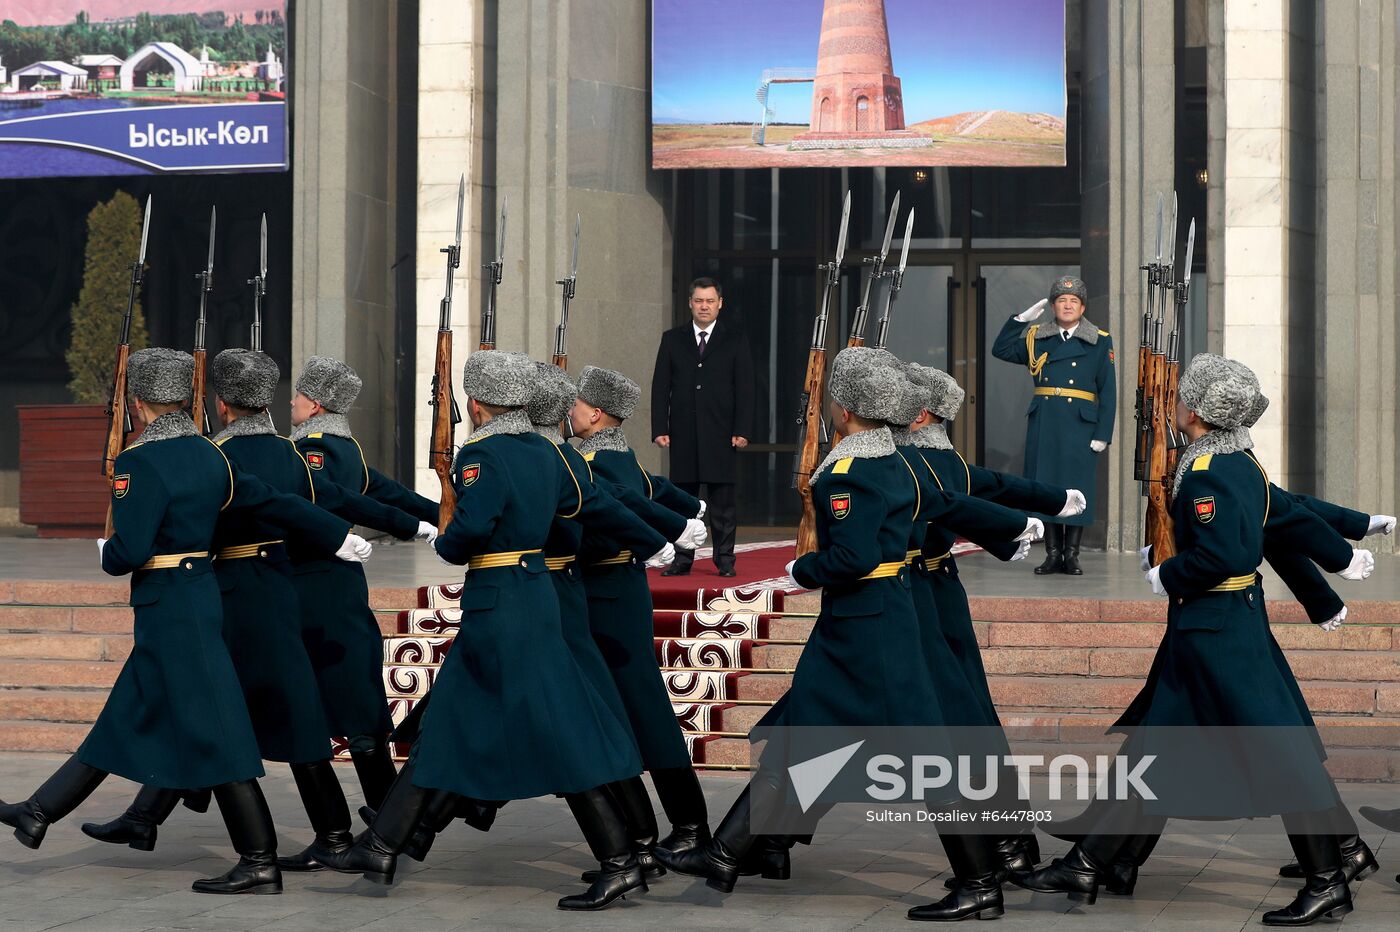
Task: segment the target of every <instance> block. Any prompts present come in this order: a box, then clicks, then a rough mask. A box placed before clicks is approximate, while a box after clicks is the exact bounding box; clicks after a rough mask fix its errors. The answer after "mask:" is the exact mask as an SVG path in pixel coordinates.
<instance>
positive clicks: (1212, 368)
mask: <svg viewBox="0 0 1400 932" xmlns="http://www.w3.org/2000/svg"><path fill="white" fill-rule="evenodd" d="M1177 392H1178V394H1179V395H1180V396H1181V401H1182V403H1183V404H1185V405H1186V407H1187V408H1188V409H1190V410H1192V411H1194V412H1196V414H1198V415H1199V416H1200V418H1201V420H1203V421H1205V422H1206V423H1207V424H1211V425H1213V426H1215V427H1223V428H1226V429H1229V428H1232V427H1247V426H1248V425H1250V424H1252V423H1254V421H1256V420H1258V419H1259V417H1260V416H1261V415H1262V414H1263V413H1264V408H1266V407H1267V406H1268V399H1267V398H1265V397H1264V394H1263V392H1261V391H1260V390H1259V379H1258V378H1256V377H1255V375H1254V373H1253V372H1251V371H1250V369H1249V367H1248V366H1246V365H1245V364H1244V363H1242V362H1237V361H1236V360H1233V359H1226V358H1225V357H1224V356H1216V355H1215V354H1214V353H1197V354H1196V356H1195V358H1193V359H1192V360H1191V364H1190V365H1189V366H1187V367H1186V371H1184V372H1182V373H1181V380H1180V382H1179V383H1178V384H1177ZM1251 418H1253V420H1251Z"/></svg>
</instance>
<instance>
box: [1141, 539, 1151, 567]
mask: <svg viewBox="0 0 1400 932" xmlns="http://www.w3.org/2000/svg"><path fill="white" fill-rule="evenodd" d="M1138 566H1140V567H1142V571H1143V572H1144V573H1146V572H1147V571H1148V570H1150V569H1152V545H1151V544H1148V545H1147V546H1146V547H1143V548H1142V549H1141V550H1139V551H1138Z"/></svg>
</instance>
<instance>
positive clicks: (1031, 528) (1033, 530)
mask: <svg viewBox="0 0 1400 932" xmlns="http://www.w3.org/2000/svg"><path fill="white" fill-rule="evenodd" d="M1044 536H1045V522H1044V521H1042V520H1040V519H1039V518H1027V519H1026V529H1025V530H1024V531H1022V532H1021V533H1020V534H1017V535H1016V537H1015V540H1017V541H1023V540H1024V541H1026V542H1028V543H1029V542H1033V541H1037V540H1040V539H1041V538H1042V537H1044Z"/></svg>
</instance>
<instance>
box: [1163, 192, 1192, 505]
mask: <svg viewBox="0 0 1400 932" xmlns="http://www.w3.org/2000/svg"><path fill="white" fill-rule="evenodd" d="M1195 258H1196V219H1195V218H1194V217H1193V218H1191V225H1190V226H1189V227H1187V229H1186V261H1185V263H1183V264H1182V266H1181V277H1180V278H1179V279H1178V280H1177V282H1176V288H1175V289H1174V293H1173V295H1172V297H1173V298H1174V299H1175V316H1174V317H1173V318H1172V331H1171V335H1170V337H1169V338H1168V339H1167V359H1166V374H1165V377H1164V380H1163V383H1164V385H1163V394H1162V406H1163V408H1164V409H1165V410H1166V411H1167V412H1168V416H1167V417H1168V423H1169V424H1171V430H1170V431H1169V433H1168V435H1167V439H1168V446H1167V469H1166V477H1167V478H1168V480H1169V479H1170V478H1171V477H1172V476H1174V475H1176V464H1177V461H1178V460H1179V459H1180V458H1181V451H1182V450H1183V449H1185V448H1186V446H1187V440H1186V437H1185V436H1183V435H1182V433H1181V432H1180V431H1178V430H1177V429H1176V425H1175V423H1173V421H1172V418H1174V417H1175V415H1176V400H1177V397H1178V393H1177V389H1178V387H1179V385H1180V382H1181V328H1182V325H1183V324H1184V322H1185V320H1186V302H1187V301H1188V300H1189V299H1190V297H1191V263H1192V262H1194V261H1195Z"/></svg>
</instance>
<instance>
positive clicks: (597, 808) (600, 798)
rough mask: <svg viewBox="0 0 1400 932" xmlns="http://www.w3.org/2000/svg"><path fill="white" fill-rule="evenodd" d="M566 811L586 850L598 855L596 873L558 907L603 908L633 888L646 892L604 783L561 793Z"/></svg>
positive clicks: (618, 813) (623, 826) (621, 821)
mask: <svg viewBox="0 0 1400 932" xmlns="http://www.w3.org/2000/svg"><path fill="white" fill-rule="evenodd" d="M564 800H565V801H566V802H567V803H568V804H569V811H570V812H572V813H573V814H574V819H575V820H577V821H578V827H579V828H580V829H582V830H583V837H584V839H585V840H586V841H587V842H588V847H589V850H591V851H592V852H593V856H594V857H595V858H597V859H598V864H599V871H598V876H597V877H596V878H595V879H594V880H593V881H592V883H591V884H590V885H589V887H588V889H587V890H585V891H584V892H582V893H576V894H574V895H573V896H566V897H564V898H563V899H561V900H560V901H559V908H560V909H572V910H593V909H606V908H607V907H608V906H609V905H611V904H612V903H613V902H614V901H615V900H617V899H619V898H621V897H624V896H626V895H627V894H628V893H629V892H631V891H633V890H640V891H641V892H642V893H646V892H647V879H646V877H644V876H643V875H642V869H641V867H640V866H638V864H637V856H636V855H635V854H633V853H632V850H631V843H630V842H629V840H628V838H627V823H626V822H625V821H623V817H622V813H621V812H620V811H619V810H618V808H617V804H616V802H614V800H613V795H612V793H610V792H609V791H608V789H607V788H606V787H602V786H595V787H594V788H593V789H591V790H585V791H583V792H582V793H570V794H569V795H568V796H565V797H564Z"/></svg>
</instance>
